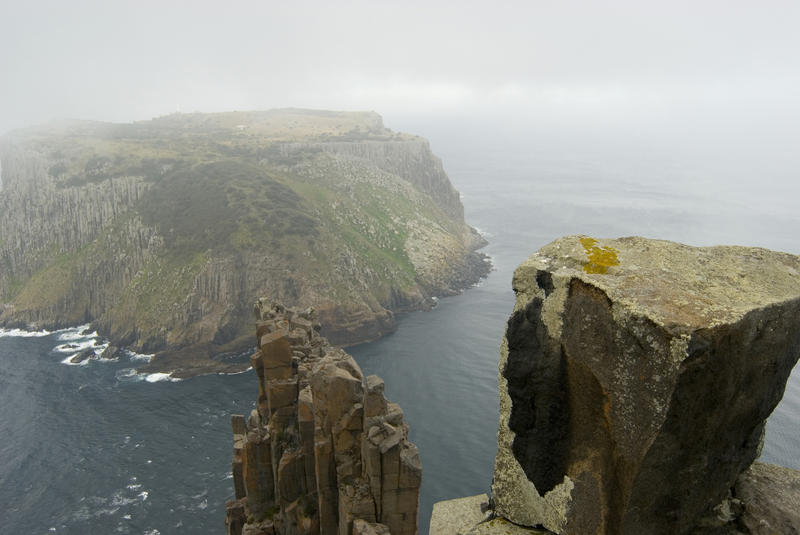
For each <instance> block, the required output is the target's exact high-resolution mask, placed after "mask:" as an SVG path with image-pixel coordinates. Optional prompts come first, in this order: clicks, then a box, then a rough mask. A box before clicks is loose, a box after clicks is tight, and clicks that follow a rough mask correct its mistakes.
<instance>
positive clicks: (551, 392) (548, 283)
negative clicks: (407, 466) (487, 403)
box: [492, 236, 800, 535]
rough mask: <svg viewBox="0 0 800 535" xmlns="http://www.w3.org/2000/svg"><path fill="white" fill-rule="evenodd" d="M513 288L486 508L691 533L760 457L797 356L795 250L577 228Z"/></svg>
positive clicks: (532, 517) (578, 524)
mask: <svg viewBox="0 0 800 535" xmlns="http://www.w3.org/2000/svg"><path fill="white" fill-rule="evenodd" d="M514 290H515V292H516V304H515V308H514V312H513V315H512V316H511V318H510V320H509V322H508V329H507V332H506V337H505V339H504V341H503V344H502V349H501V361H500V413H501V414H500V426H499V433H498V453H497V458H496V462H495V472H494V483H493V485H492V491H493V498H494V501H495V512H496V513H497V514H498V515H500V516H502V517H504V518H505V519H508V520H510V521H511V522H513V523H515V524H520V525H524V526H537V525H540V526H544V527H545V528H547V529H549V530H550V531H553V532H555V533H559V534H562V533H563V534H580V535H585V534H598V535H599V534H606V533H609V534H611V533H625V534H650V535H654V534H662V533H663V534H681V533H689V532H691V531H692V530H693V529H694V528H695V526H696V525H697V523H698V521H699V519H700V518H701V517H704V516H708V515H709V514H713V512H712V509H713V508H714V507H715V506H717V505H718V504H719V503H720V502H721V501H723V500H724V499H725V498H726V497H727V496H728V495H729V492H730V491H731V488H732V487H733V486H734V484H735V483H736V481H737V477H738V476H739V475H740V473H742V472H743V471H744V470H746V469H747V468H748V467H749V466H750V465H751V463H752V462H753V461H754V460H755V459H756V458H757V457H758V455H759V450H760V444H761V441H762V438H763V433H764V423H765V420H766V418H767V416H769V414H770V413H771V412H772V410H773V409H774V408H775V406H776V405H777V403H778V402H779V401H780V399H781V397H782V395H783V390H784V386H785V383H786V380H787V378H788V376H789V373H790V371H791V369H792V367H793V366H794V364H795V362H796V361H797V358H798V355H800V257H796V256H792V255H789V254H783V253H776V252H771V251H767V250H764V249H755V248H744V247H708V248H695V247H688V246H685V245H680V244H676V243H670V242H664V241H655V240H647V239H643V238H622V239H616V240H600V241H597V240H593V239H591V238H586V237H579V236H572V237H567V238H562V239H559V240H557V241H555V242H553V243H551V244H549V245H547V246H545V247H543V248H542V249H541V250H539V251H538V252H537V253H536V254H534V255H533V256H531V257H530V258H529V259H528V260H527V261H525V262H524V263H523V264H522V265H521V266H520V267H519V268H518V269H517V271H516V273H515V275H514ZM745 505H746V504H745Z"/></svg>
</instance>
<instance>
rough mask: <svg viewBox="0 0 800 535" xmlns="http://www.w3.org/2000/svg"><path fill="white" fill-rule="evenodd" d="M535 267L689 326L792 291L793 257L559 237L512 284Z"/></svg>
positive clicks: (799, 265) (734, 316)
mask: <svg viewBox="0 0 800 535" xmlns="http://www.w3.org/2000/svg"><path fill="white" fill-rule="evenodd" d="M539 271H543V272H545V273H548V274H550V275H551V276H555V277H559V278H561V279H572V278H576V279H579V280H582V281H584V282H586V283H587V284H590V285H592V286H595V287H597V288H599V289H601V290H603V292H605V293H606V294H607V295H608V297H609V299H611V300H612V301H613V302H614V303H619V304H624V305H625V306H626V307H629V308H631V309H632V310H633V311H635V312H638V313H640V314H642V315H645V316H647V317H648V318H650V319H652V320H653V321H655V322H657V323H659V324H661V325H665V326H674V327H677V326H682V327H687V328H690V329H697V328H700V327H713V326H714V325H719V324H723V323H731V322H734V321H737V320H738V319H740V318H741V317H742V316H743V315H744V314H746V313H747V312H749V311H750V310H753V309H754V308H761V307H765V306H768V305H771V304H774V303H780V302H783V301H786V300H787V299H791V298H793V297H797V296H800V257H798V256H795V255H791V254H787V253H779V252H775V251H770V250H768V249H761V248H757V247H739V246H717V247H691V246H689V245H683V244H680V243H675V242H670V241H663V240H650V239H647V238H640V237H629V238H618V239H599V240H598V239H595V238H589V237H587V236H567V237H564V238H560V239H558V240H556V241H554V242H552V243H550V244H548V245H546V246H544V247H542V248H541V249H539V251H537V252H536V253H534V254H533V255H531V256H530V257H529V258H528V259H527V260H525V261H524V262H523V263H522V264H521V265H520V266H519V267H518V268H517V270H516V273H515V277H514V287H515V288H516V289H517V290H518V291H522V292H524V291H525V290H526V284H528V283H534V284H535V281H536V273H538V272H539ZM543 282H544V281H543ZM537 286H538V284H537Z"/></svg>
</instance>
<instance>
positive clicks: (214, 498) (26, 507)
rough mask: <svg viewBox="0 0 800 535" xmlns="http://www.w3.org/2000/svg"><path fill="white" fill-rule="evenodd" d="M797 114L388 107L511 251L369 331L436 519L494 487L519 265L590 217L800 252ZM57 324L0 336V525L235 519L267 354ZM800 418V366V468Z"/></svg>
mask: <svg viewBox="0 0 800 535" xmlns="http://www.w3.org/2000/svg"><path fill="white" fill-rule="evenodd" d="M784 123H788V121H776V120H772V119H770V120H769V121H767V120H763V121H751V122H750V123H749V124H747V126H745V125H744V124H738V123H737V122H736V121H735V120H728V121H727V122H726V121H721V120H720V121H711V120H709V119H708V118H707V117H706V118H704V120H703V121H700V120H699V119H698V118H697V116H695V115H686V116H683V117H682V118H678V117H677V116H676V117H667V118H662V120H661V122H660V123H656V122H647V121H644V122H641V121H639V122H637V121H627V122H626V121H621V120H619V121H614V120H609V119H608V117H598V118H597V122H595V123H592V121H589V120H586V121H584V122H578V123H577V124H576V123H575V122H570V120H567V118H566V117H564V118H562V120H559V121H556V120H553V119H552V118H549V119H547V118H543V119H542V121H541V122H536V121H532V122H525V121H521V120H520V121H514V120H513V118H511V119H509V120H507V121H506V120H502V121H501V120H490V119H489V118H485V117H477V116H476V117H472V116H468V115H467V114H464V115H463V116H461V117H454V118H450V119H449V120H447V121H433V120H421V119H417V118H414V117H405V116H400V117H386V124H387V125H388V126H391V127H392V128H393V129H395V130H404V131H410V132H414V133H419V134H420V135H423V136H425V137H427V138H428V139H430V141H431V147H432V149H433V151H434V152H435V153H436V154H437V155H439V156H440V157H441V158H442V160H443V162H444V165H445V169H446V170H447V171H448V174H449V175H450V177H451V180H452V181H453V183H454V185H455V187H456V188H457V189H458V190H459V191H460V192H461V195H462V200H463V202H464V205H465V209H466V218H467V221H468V222H469V223H470V224H472V225H474V226H476V227H478V228H479V229H480V230H481V231H482V232H484V233H485V235H486V237H487V239H488V240H489V245H488V247H487V248H486V249H485V252H486V253H487V254H489V255H490V256H491V257H492V261H493V264H494V271H493V272H492V273H491V274H490V275H489V277H488V278H487V279H485V280H484V281H482V282H481V283H480V284H479V285H478V286H477V287H475V288H472V289H470V290H468V291H467V292H465V293H464V294H463V295H461V296H457V297H451V298H446V299H442V300H441V301H440V304H439V306H438V307H437V308H436V309H434V310H433V311H431V312H424V313H415V314H410V315H407V316H405V317H403V318H402V319H401V321H400V325H399V328H398V330H397V332H396V333H394V334H392V335H390V336H387V337H385V338H384V339H382V340H379V341H377V342H374V343H370V344H364V345H361V346H358V347H354V348H351V352H352V353H353V355H354V356H355V357H356V359H357V360H358V362H359V364H360V365H361V366H362V368H363V370H364V372H365V374H371V373H376V374H378V375H380V376H382V377H383V378H384V380H385V381H386V393H387V397H389V399H390V400H391V401H394V402H397V403H399V404H400V405H401V406H402V408H403V409H404V411H405V413H406V420H407V421H408V422H409V423H410V425H411V438H412V440H413V441H414V442H415V443H416V444H417V445H418V446H419V448H420V455H421V459H422V464H423V488H422V494H421V508H420V533H422V534H423V535H424V534H425V533H427V528H428V521H429V517H430V510H431V507H432V504H433V503H434V502H436V501H439V500H444V499H449V498H455V497H460V496H466V495H472V494H477V493H480V492H486V491H488V489H489V486H490V482H491V472H492V462H493V458H494V453H495V440H496V439H495V434H496V427H497V411H498V409H497V404H498V401H497V361H498V358H499V344H500V339H501V337H502V334H503V331H504V328H505V321H506V320H507V318H508V315H509V314H510V312H511V309H512V307H513V302H514V296H513V292H512V290H511V276H512V273H513V270H514V268H515V267H516V266H517V265H518V264H519V263H520V262H521V261H522V260H524V259H525V258H526V257H527V256H528V255H530V254H531V253H532V252H534V251H535V250H536V249H538V248H539V247H541V246H542V245H544V244H546V243H548V242H550V241H552V240H553V239H555V238H557V237H559V236H562V235H566V234H573V233H582V234H587V235H592V236H596V237H615V236H627V235H642V236H647V237H650V238H661V239H670V240H676V241H681V242H684V243H688V244H692V245H714V244H738V245H753V246H762V247H768V248H771V249H776V250H782V251H786V252H790V253H794V254H800V240H798V238H797V231H798V230H800V215H799V214H798V212H797V210H796V206H795V205H796V199H798V198H800V180H797V176H796V175H797V169H800V155H797V154H796V153H795V151H793V150H790V148H791V147H792V146H796V141H797V140H798V136H797V135H796V131H795V130H793V127H792V126H791V125H785V126H782V127H781V126H779V125H780V124H784ZM770 125H772V126H770ZM57 337H58V335H49V336H40V337H30V338H19V337H2V338H0V434H1V435H2V436H3V437H4V438H3V441H2V443H0V503H2V504H8V505H7V506H6V507H5V508H4V510H0V532H3V533H5V532H10V533H14V532H24V533H47V532H48V530H50V529H51V528H54V530H55V532H56V533H76V534H77V533H110V532H119V533H150V534H153V533H162V534H166V533H181V532H185V533H209V534H211V533H219V532H221V531H222V530H223V529H224V528H223V521H224V501H225V500H226V499H229V498H230V497H232V494H233V489H232V480H231V479H230V456H231V453H232V439H231V432H230V423H229V415H230V414H231V413H245V414H246V413H247V412H249V410H250V409H251V408H252V407H253V406H254V405H253V402H254V401H255V398H256V390H257V387H256V381H255V377H254V376H253V374H252V372H248V373H244V374H241V375H236V376H218V375H213V376H205V377H199V378H193V379H189V380H185V381H180V382H175V383H171V382H168V381H161V382H156V383H149V382H147V381H146V380H143V379H142V378H137V377H135V376H132V375H131V374H130V371H129V370H130V369H131V368H132V367H133V366H135V363H133V362H130V361H126V360H125V359H124V358H122V359H120V360H119V361H117V362H110V363H103V362H98V361H90V362H89V363H88V364H86V365H85V366H67V365H64V364H62V360H64V356H65V355H64V354H63V353H60V352H58V351H54V348H55V347H56V346H58V345H60V344H63V343H64V341H62V340H58V338H57ZM798 428H800V371H798V369H797V368H796V369H795V370H794V372H793V375H792V378H791V379H790V382H789V385H788V387H787V390H786V395H785V397H784V400H783V402H782V403H781V405H780V406H779V407H778V409H777V410H776V412H775V413H774V414H773V416H772V417H771V418H770V420H769V422H768V426H767V441H766V445H765V448H764V454H763V459H764V460H766V461H768V462H774V463H777V464H782V465H785V466H791V467H794V468H798V469H800V437H799V436H798V432H797V429H798Z"/></svg>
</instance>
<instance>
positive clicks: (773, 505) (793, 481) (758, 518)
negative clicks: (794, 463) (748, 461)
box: [734, 463, 800, 535]
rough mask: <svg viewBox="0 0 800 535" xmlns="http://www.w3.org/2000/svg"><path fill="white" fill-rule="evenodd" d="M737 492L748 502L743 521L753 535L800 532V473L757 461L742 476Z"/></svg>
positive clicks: (783, 534) (743, 524)
mask: <svg viewBox="0 0 800 535" xmlns="http://www.w3.org/2000/svg"><path fill="white" fill-rule="evenodd" d="M734 495H735V496H736V498H737V499H738V500H739V501H741V502H742V503H743V504H744V512H743V513H742V515H741V517H740V518H739V523H740V524H741V525H742V526H743V527H745V528H747V529H748V530H749V531H750V533H752V534H753V535H772V534H774V533H780V534H781V535H797V534H799V533H800V472H799V471H797V470H792V469H791V468H783V467H781V466H774V465H770V464H763V463H753V465H752V466H751V467H750V469H749V470H747V471H746V472H744V473H743V474H742V475H740V476H739V479H738V480H737V482H736V487H735V488H734Z"/></svg>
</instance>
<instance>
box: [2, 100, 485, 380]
mask: <svg viewBox="0 0 800 535" xmlns="http://www.w3.org/2000/svg"><path fill="white" fill-rule="evenodd" d="M0 163H1V164H2V167H0V169H2V189H0V265H2V266H3V269H0V304H1V306H0V324H6V325H15V326H23V327H24V326H36V327H54V326H65V325H74V324H77V323H83V322H86V321H92V322H94V324H95V325H96V326H97V328H98V329H99V330H100V332H101V333H102V334H103V335H106V336H108V337H109V338H111V341H112V343H114V344H116V345H127V346H129V347H131V348H132V349H134V350H137V351H142V352H148V353H158V354H157V356H156V358H155V359H154V360H153V361H152V363H151V365H150V367H151V368H152V369H153V370H154V371H155V370H158V371H174V370H178V373H179V374H181V373H182V374H191V373H198V372H203V371H213V370H221V369H225V366H223V365H222V364H220V363H219V362H217V361H215V360H214V359H212V358H210V357H211V355H214V354H218V353H223V352H226V351H240V350H242V349H244V348H245V347H246V345H247V344H248V343H249V340H250V336H249V334H248V333H247V332H246V331H245V330H244V329H243V328H242V326H243V325H245V323H246V318H247V317H248V315H249V313H250V312H249V310H248V307H247V306H246V305H245V303H248V302H251V301H252V299H253V296H255V295H269V296H271V297H272V298H274V299H276V300H280V301H282V302H286V303H288V304H290V305H296V306H300V307H306V306H310V305H311V304H312V303H314V304H315V306H316V307H317V308H318V311H319V317H320V320H321V322H322V324H323V330H324V332H325V334H326V335H327V336H329V338H330V339H331V340H332V341H333V342H334V343H337V344H349V343H357V342H363V341H366V340H370V339H374V338H377V337H379V336H381V335H383V334H385V333H387V332H390V331H391V330H392V329H393V328H394V312H397V311H403V310H413V309H420V308H426V307H428V306H430V304H431V299H430V298H431V297H432V296H434V295H441V294H448V293H453V292H456V291H458V290H459V289H461V288H463V287H466V286H468V285H469V284H472V283H474V282H475V281H476V280H477V279H478V278H479V277H480V276H482V275H483V274H485V273H486V271H487V269H488V265H487V264H486V263H485V262H483V260H482V258H481V256H480V255H478V254H477V253H475V252H474V250H475V249H476V248H477V247H479V246H480V245H482V243H483V242H482V239H481V238H480V237H479V236H478V235H477V234H476V233H475V232H474V230H472V229H471V228H470V227H468V226H467V225H466V224H465V223H464V220H463V208H462V207H461V203H460V201H459V199H458V193H457V192H456V191H455V190H454V189H453V187H452V185H451V184H450V182H449V180H448V179H447V176H446V175H445V174H444V171H443V170H442V167H441V162H440V161H439V160H438V159H437V158H436V157H435V156H433V154H432V153H431V152H430V149H429V148H428V145H427V142H426V141H424V140H422V139H420V138H416V137H414V136H409V135H406V134H397V133H394V132H391V131H389V130H387V129H385V128H384V127H383V124H382V121H381V120H380V117H379V116H378V115H376V114H374V113H363V114H359V113H352V114H350V113H336V112H310V111H304V110H277V111H273V112H250V113H227V114H210V115H204V114H189V115H180V114H178V115H173V116H168V117H164V118H160V119H155V120H153V121H146V122H142V123H134V124H129V125H113V124H105V123H93V122H69V123H61V124H58V125H51V126H48V127H43V128H38V129H29V130H23V131H19V132H15V133H13V134H11V135H8V136H6V137H5V138H3V139H2V140H0ZM189 355H191V357H188V356H189Z"/></svg>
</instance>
